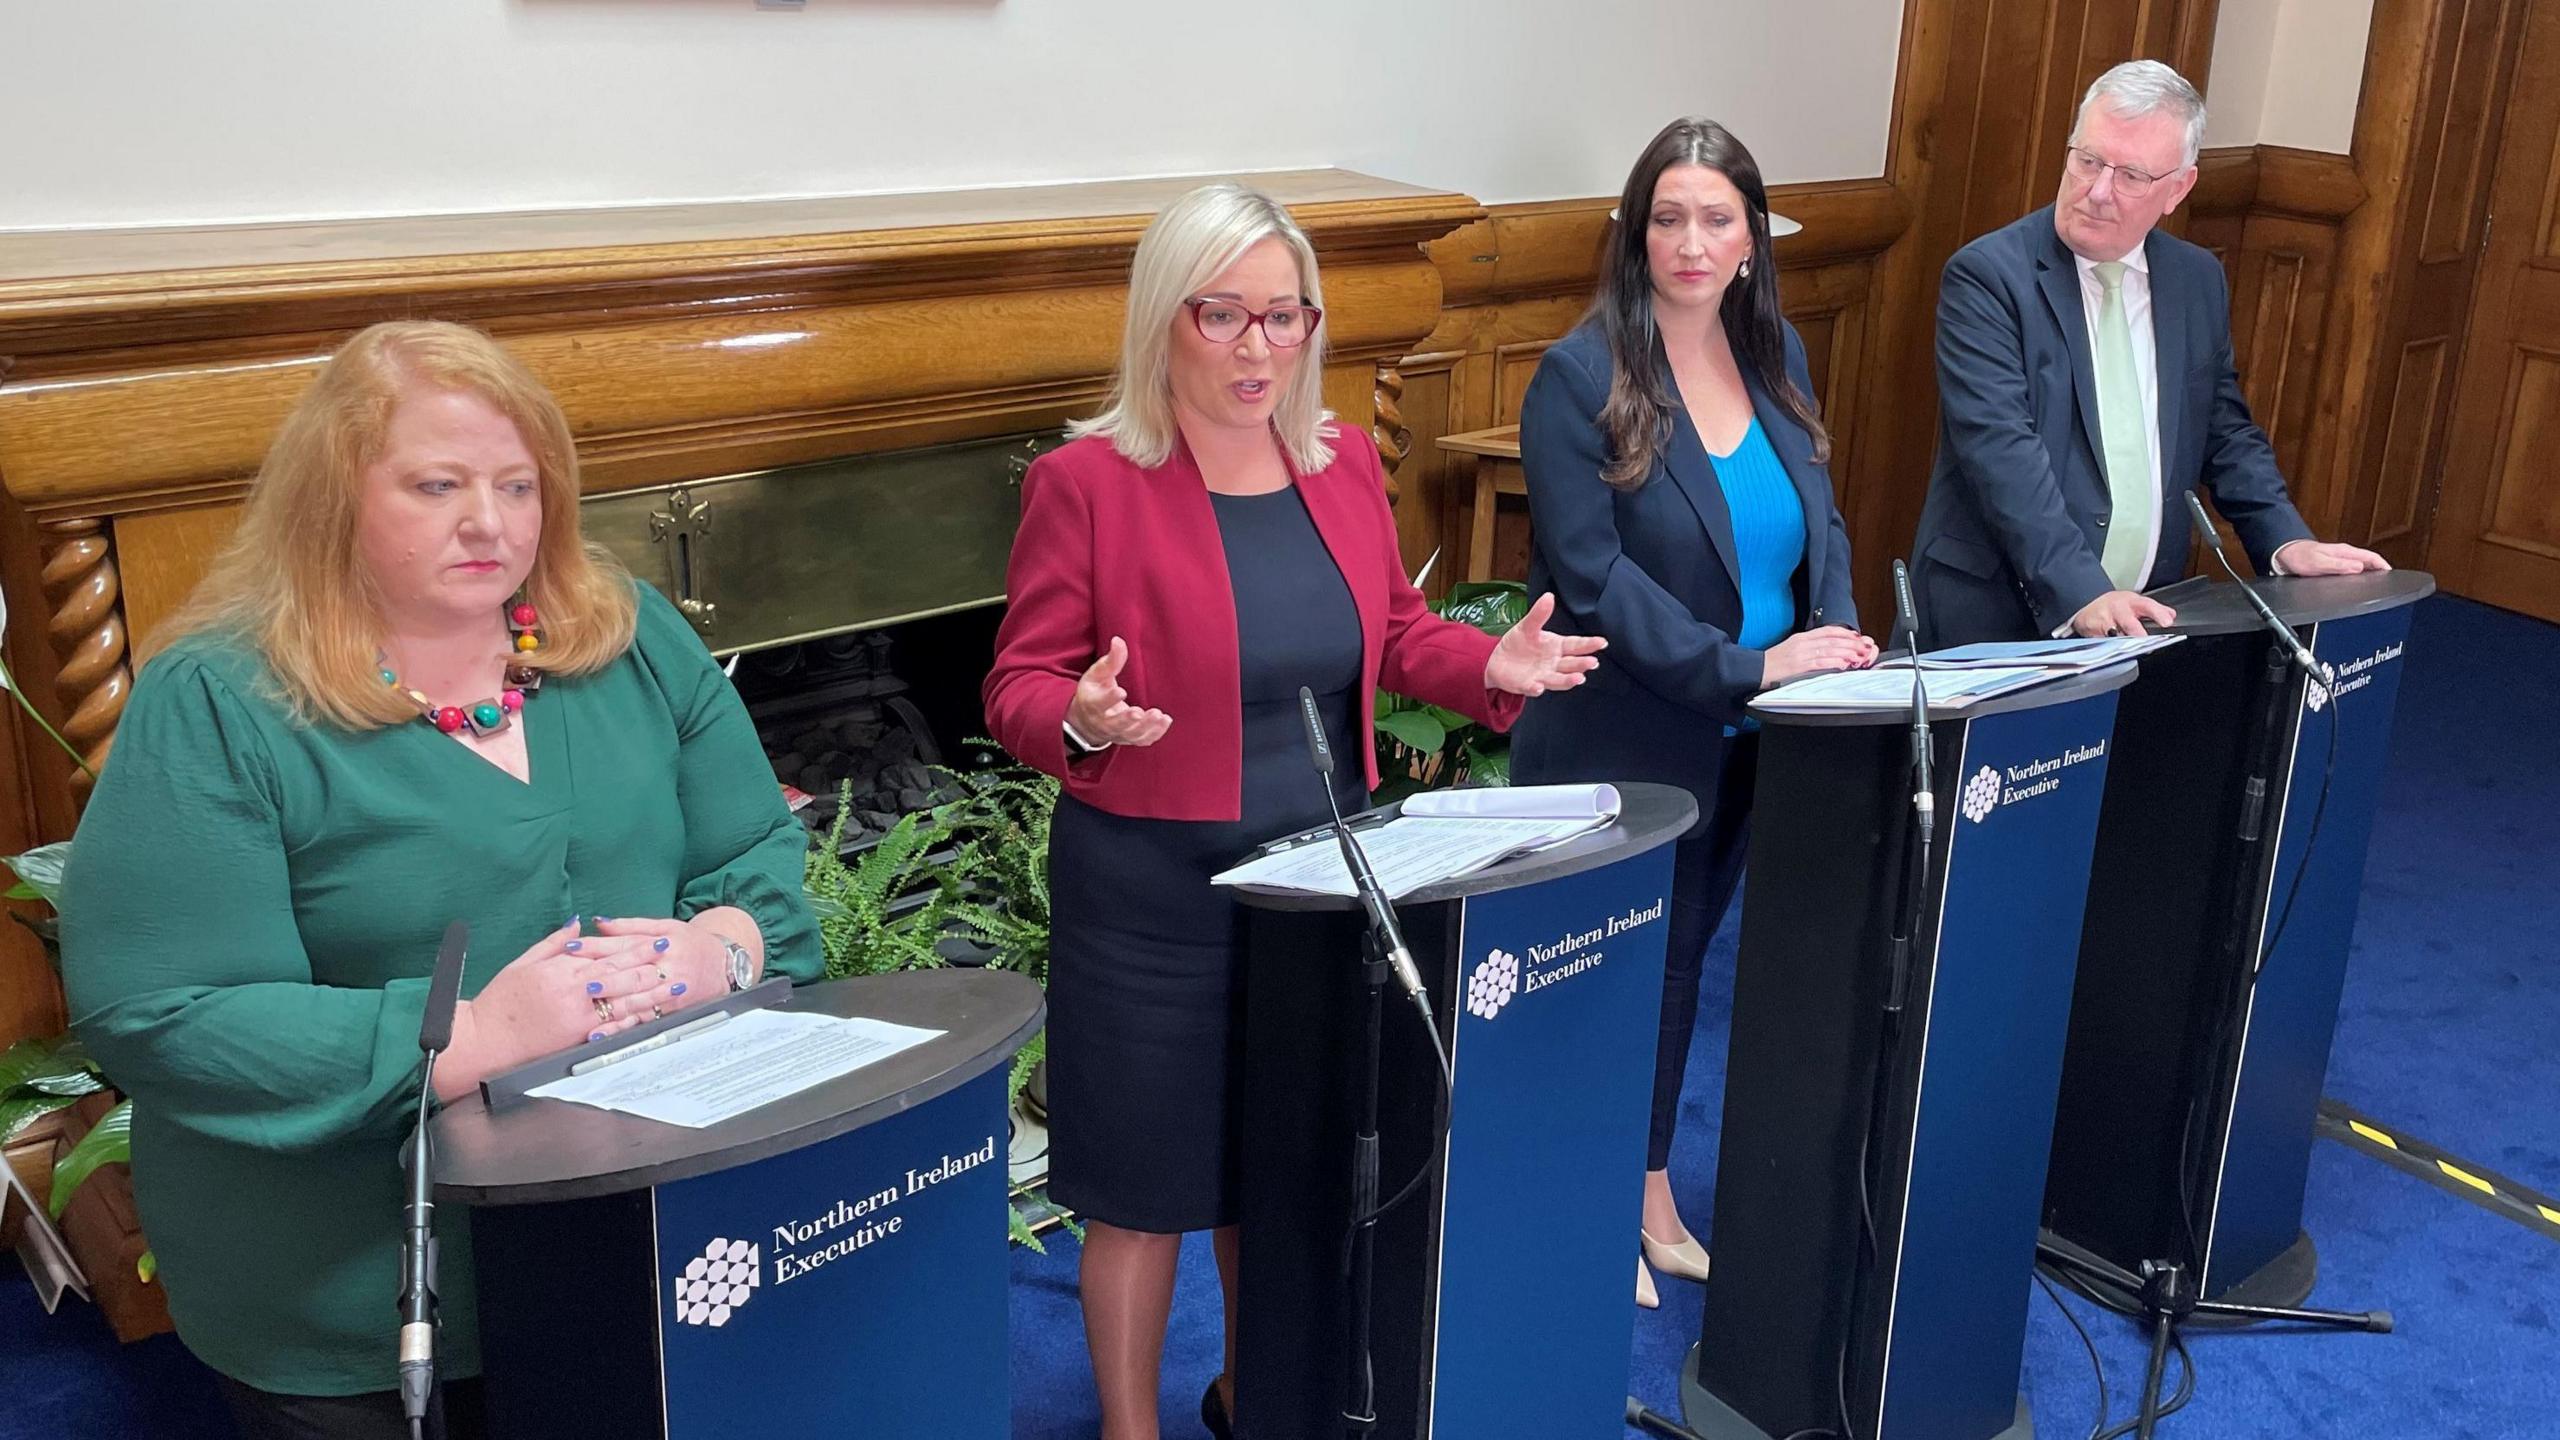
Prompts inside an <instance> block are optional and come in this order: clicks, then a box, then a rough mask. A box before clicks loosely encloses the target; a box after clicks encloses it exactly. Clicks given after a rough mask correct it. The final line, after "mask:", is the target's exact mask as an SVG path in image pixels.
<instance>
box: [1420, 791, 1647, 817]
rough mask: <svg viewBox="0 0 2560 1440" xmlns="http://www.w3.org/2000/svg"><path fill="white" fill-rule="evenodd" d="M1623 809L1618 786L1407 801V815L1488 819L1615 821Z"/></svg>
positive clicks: (1438, 795) (1446, 794) (1429, 795)
mask: <svg viewBox="0 0 2560 1440" xmlns="http://www.w3.org/2000/svg"><path fill="white" fill-rule="evenodd" d="M1622 808H1624V807H1623V805H1622V803H1621V802H1620V800H1619V799H1618V787H1617V786H1615V785H1476V786H1470V787H1468V788H1466V789H1463V790H1425V791H1423V792H1422V793H1421V794H1419V795H1409V796H1406V797H1405V800H1404V813H1405V814H1407V815H1425V816H1473V817H1477V818H1481V819H1486V820H1593V819H1599V820H1614V819H1616V818H1618V812H1619V811H1620V810H1621V809H1622Z"/></svg>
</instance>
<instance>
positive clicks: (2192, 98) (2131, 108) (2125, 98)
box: [2071, 60, 2204, 165]
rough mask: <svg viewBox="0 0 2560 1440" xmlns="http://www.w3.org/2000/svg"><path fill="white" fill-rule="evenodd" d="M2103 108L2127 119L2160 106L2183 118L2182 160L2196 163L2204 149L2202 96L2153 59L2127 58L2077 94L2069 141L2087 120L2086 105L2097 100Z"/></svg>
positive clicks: (2074, 140) (2076, 139) (2075, 139)
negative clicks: (2184, 148)
mask: <svg viewBox="0 0 2560 1440" xmlns="http://www.w3.org/2000/svg"><path fill="white" fill-rule="evenodd" d="M2101 100H2104V101H2105V102H2107V109H2108V110H2110V111H2112V112H2114V113H2115V114H2116V115H2118V116H2120V117H2122V118H2124V119H2127V120H2139V119H2142V118H2143V117H2144V116H2146V115H2154V114H2157V113H2159V112H2161V111H2163V110H2165V111H2167V112H2169V113H2170V114H2172V115H2175V116H2177V117H2178V118H2179V119H2181V120H2183V121H2185V122H2186V127H2187V158H2186V162H2185V163H2186V164H2187V165H2193V164H2195V163H2196V155H2197V153H2198V152H2199V151H2201V150H2203V149H2204V97H2203V96H2202V95H2199V94H2197V93H2196V87H2194V86H2193V85H2190V84H2188V83H2187V77H2185V76H2184V75H2181V74H2179V73H2178V72H2177V71H2175V70H2172V69H2170V68H2169V67H2168V66H2166V65H2163V64H2161V63H2160V62H2159V61H2157V60H2127V61H2126V62H2124V63H2123V64H2121V65H2118V66H2117V67H2115V68H2114V69H2112V70H2110V71H2108V72H2107V73H2106V74H2104V75H2101V76H2099V77H2098V78H2097V80H2096V81H2094V82H2093V83H2091V85H2090V86H2089V93H2088V94H2086V95H2083V96H2081V97H2080V113H2079V115H2078V116H2077V117H2076V118H2074V119H2073V120H2072V122H2071V139H2072V143H2074V144H2077V143H2079V140H2080V131H2081V129H2082V127H2084V126H2086V125H2087V124H2088V123H2089V107H2090V106H2092V105H2095V104H2097V103H2098V102H2099V101H2101Z"/></svg>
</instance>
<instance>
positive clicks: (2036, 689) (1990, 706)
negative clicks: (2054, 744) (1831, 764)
mask: <svg viewBox="0 0 2560 1440" xmlns="http://www.w3.org/2000/svg"><path fill="white" fill-rule="evenodd" d="M2135 664H2136V662H2135V661H2131V660H2127V661H2125V662H2123V663H2122V664H2117V665H2105V666H2101V667H2099V668H2098V669H2095V670H2088V671H2083V672H2082V673H2080V674H2078V675H2064V676H2061V677H2060V678H2058V679H2053V680H2048V681H2045V682H2044V683H2043V684H2041V685H2029V686H2027V687H2025V688H2024V689H2020V690H2012V691H2010V692H2009V693H2007V694H2005V695H1994V696H1992V697H1991V698H1990V699H1988V700H1977V701H1975V702H1974V703H1973V704H1971V705H1964V706H1956V707H1949V706H1945V705H1940V704H1938V703H1937V702H1936V701H1935V700H1932V701H1930V702H1929V723H1931V724H1933V725H1935V724H1944V723H1952V722H1954V721H1958V720H1975V719H1979V718H1981V717H1982V716H1985V715H2005V714H2007V713H2009V712H2010V711H2012V710H2040V709H2043V708H2044V707H2045V706H2047V705H2060V704H2063V703H2065V702H2067V701H2072V700H2085V699H2087V698H2088V697H2089V696H2092V695H2104V694H2106V693H2107V692H2108V691H2110V690H2120V689H2122V688H2124V687H2125V686H2127V685H2130V684H2132V683H2133V677H2134V673H2135V672H2134V666H2135ZM1922 668H1923V669H1926V668H1927V667H1925V666H1924V667H1922ZM1928 673H1929V674H1932V675H1935V674H1938V673H1941V672H1939V671H1936V670H1929V671H1928ZM1945 673H1948V674H1953V673H1955V672H1953V671H1948V672H1945ZM1924 683H1925V682H1924ZM1751 713H1752V714H1753V715H1755V716H1757V717H1759V720H1760V723H1761V724H1763V725H1819V726H1833V725H1908V724H1910V723H1911V707H1910V706H1908V705H1900V706H1896V707H1895V708H1893V709H1891V710H1763V709H1761V708H1760V706H1759V704H1758V703H1757V702H1754V703H1753V705H1752V706H1751Z"/></svg>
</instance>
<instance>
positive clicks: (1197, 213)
mask: <svg viewBox="0 0 2560 1440" xmlns="http://www.w3.org/2000/svg"><path fill="white" fill-rule="evenodd" d="M1270 239H1277V240H1279V241H1280V242H1281V243H1282V244H1284V245H1286V246H1288V248H1289V253H1290V254H1291V255H1292V256H1293V257H1295V258H1296V260H1297V262H1298V289H1299V292H1300V293H1301V294H1303V295H1304V296H1305V297H1306V302H1307V303H1308V304H1310V305H1313V306H1316V307H1317V308H1319V309H1321V308H1323V306H1324V295H1323V291H1322V287H1321V284H1320V282H1319V281H1318V280H1317V278H1316V247H1315V246H1314V245H1313V244H1312V243H1310V242H1309V241H1308V239H1307V232H1305V231H1304V230H1301V229H1299V228H1298V222H1297V221H1295V220H1292V219H1291V218H1289V211H1288V209H1287V207H1285V206H1283V205H1282V204H1281V203H1280V202H1279V201H1277V200H1274V199H1272V198H1271V197H1270V196H1268V195H1265V194H1264V193H1262V192H1261V191H1259V190H1255V189H1251V188H1248V187H1246V186H1243V185H1236V184H1229V183H1220V184H1215V185H1203V186H1201V187H1200V188H1199V189H1197V190H1194V191H1192V192H1191V193H1190V194H1188V195H1185V196H1183V197H1182V198H1181V199H1179V200H1176V201H1174V202H1173V203H1172V204H1170V205H1168V206H1166V207H1165V208H1164V210H1163V212H1162V213H1160V214H1158V215H1157V216H1156V218H1155V220H1154V222H1153V223H1151V224H1149V225H1148V226H1147V229H1146V233H1145V234H1143V235H1141V236H1139V237H1138V250H1137V254H1136V255H1135V256H1133V257H1131V260H1130V263H1129V312H1128V320H1127V322H1126V325H1125V326H1124V328H1123V330H1122V333H1121V340H1120V369H1119V373H1118V374H1116V375H1114V376H1113V377H1112V382H1111V395H1110V398H1109V399H1108V400H1106V401H1105V402H1104V404H1103V407H1102V412H1101V413H1100V414H1098V415H1095V416H1094V417H1093V418H1092V419H1090V420H1080V421H1077V422H1075V423H1073V424H1071V425H1069V426H1068V427H1067V432H1068V433H1069V434H1071V435H1078V436H1083V435H1102V436H1107V437H1108V438H1109V439H1110V441H1111V448H1113V449H1114V450H1117V451H1119V452H1120V453H1121V454H1122V455H1124V456H1126V457H1128V459H1129V460H1130V461H1131V462H1132V463H1134V464H1137V465H1139V466H1142V467H1144V468H1146V469H1150V470H1151V469H1154V468H1155V467H1156V466H1158V465H1161V464H1163V463H1164V462H1165V460H1166V459H1167V458H1168V457H1170V456H1171V455H1172V454H1173V447H1174V444H1175V442H1177V441H1178V440H1180V439H1181V428H1180V426H1179V425H1177V424H1176V423H1175V420H1174V412H1173V389H1172V382H1171V379H1170V376H1171V371H1172V360H1173V325H1174V322H1175V321H1176V320H1177V319H1178V318H1179V317H1180V316H1181V314H1182V305H1183V302H1184V301H1185V300H1188V299H1189V298H1191V297H1192V296H1193V295H1194V294H1196V293H1198V291H1199V290H1200V287H1202V286H1204V285H1206V284H1208V283H1209V282H1210V281H1212V280H1215V279H1216V278H1218V276H1219V275H1220V274H1222V273H1224V272H1225V270H1226V268H1227V267H1228V266H1230V265H1233V264H1234V263H1236V261H1238V260H1240V259H1242V258H1244V252H1246V251H1247V250H1250V249H1252V248H1253V247H1254V246H1255V245H1257V244H1259V243H1261V242H1262V241H1264V240H1270ZM1330 324H1331V322H1330V321H1321V320H1320V321H1318V322H1317V324H1316V329H1315V333H1314V334H1312V335H1310V336H1308V337H1307V342H1306V344H1305V346H1304V347H1302V349H1301V352H1300V357H1299V360H1298V364H1297V368H1296V369H1295V370H1294V371H1292V372H1291V373H1290V376H1289V382H1288V383H1287V384H1286V385H1284V386H1282V387H1281V390H1280V398H1279V399H1278V400H1277V401H1276V402H1275V403H1274V404H1273V406H1272V411H1271V429H1272V433H1273V434H1274V435H1275V436H1276V437H1277V438H1278V440H1279V442H1280V447H1281V448H1282V449H1283V450H1286V451H1287V452H1288V454H1289V460H1290V463H1291V464H1294V465H1296V466H1297V467H1298V469H1299V471H1300V472H1302V473H1304V472H1310V471H1316V470H1322V469H1323V468H1325V467H1326V466H1328V465H1330V464H1332V463H1333V446H1332V444H1331V443H1330V442H1331V440H1332V439H1333V436H1334V434H1335V431H1334V428H1333V426H1332V424H1331V423H1330V422H1331V421H1332V419H1333V416H1332V414H1331V413H1330V412H1328V411H1327V410H1326V409H1325V408H1324V346H1325V338H1326V330H1327V329H1328V328H1329V326H1330Z"/></svg>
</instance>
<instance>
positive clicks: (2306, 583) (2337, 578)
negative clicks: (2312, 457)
mask: <svg viewBox="0 0 2560 1440" xmlns="http://www.w3.org/2000/svg"><path fill="white" fill-rule="evenodd" d="M2250 588H2252V589H2254V590H2256V591H2257V592H2258V594H2259V596H2260V597H2261V598H2262V599H2264V600H2265V601H2266V602H2267V604H2268V606H2269V607H2270V608H2272V609H2273V610H2274V611H2275V612H2276V618H2277V619H2279V620H2282V621H2283V622H2284V623H2286V624H2287V625H2316V624H2318V623H2320V622H2321V621H2323V620H2344V619H2346V618H2348V617H2349V616H2353V615H2370V614H2372V613H2374V612H2375V611H2377V610H2389V609H2392V608H2394V607H2395V606H2400V605H2414V604H2416V603H2417V602H2419V601H2421V600H2424V599H2426V598H2427V597H2428V596H2430V595H2433V594H2434V593H2436V577H2434V576H2433V575H2430V574H2428V573H2427V572H2425V571H2424V570H2385V571H2382V572H2380V573H2378V574H2373V573H2368V574H2364V575H2272V576H2269V577H2267V578H2266V579H2263V580H2254V581H2251V582H2250ZM2151 598H2152V599H2154V600H2157V601H2159V602H2160V603H2161V604H2163V605H2166V606H2168V607H2169V608H2170V609H2172V610H2175V611H2177V612H2178V621H2177V623H2176V624H2174V625H2170V626H2168V627H2166V628H2167V629H2168V630H2169V631H2170V632H2171V633H2173V634H2178V635H2229V634H2232V633H2234V632H2237V631H2242V630H2255V629H2257V628H2258V627H2259V626H2261V625H2263V624H2265V623H2266V622H2265V621H2263V620H2261V619H2259V618H2258V612H2257V610H2256V609H2255V608H2254V607H2252V606H2251V605H2250V604H2249V599H2248V597H2247V596H2245V595H2242V594H2241V593H2240V587H2239V586H2237V585H2234V584H2232V583H2231V582H2230V581H2228V580H2216V579H2214V578H2213V577H2212V576H2209V575H2196V576H2191V577H2189V578H2188V579H2185V580H2181V581H2179V582H2178V583H2177V584H2175V585H2167V586H2163V587H2162V588H2160V589H2158V590H2154V591H2152V592H2151Z"/></svg>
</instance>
